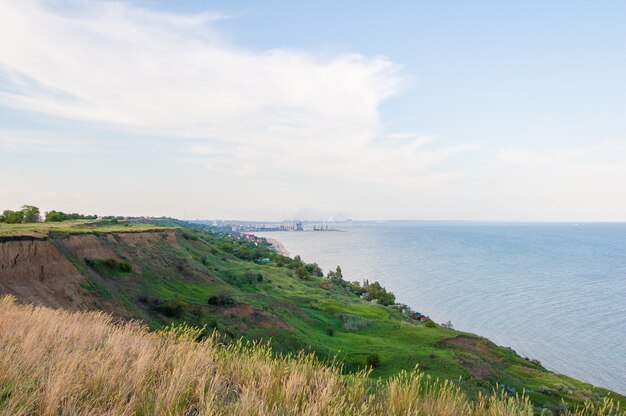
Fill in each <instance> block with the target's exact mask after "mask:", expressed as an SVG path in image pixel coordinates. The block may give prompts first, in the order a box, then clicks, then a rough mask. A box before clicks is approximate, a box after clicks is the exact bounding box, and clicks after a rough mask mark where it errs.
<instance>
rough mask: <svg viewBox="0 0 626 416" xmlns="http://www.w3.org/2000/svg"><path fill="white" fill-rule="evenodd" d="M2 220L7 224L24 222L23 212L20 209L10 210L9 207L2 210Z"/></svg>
mask: <svg viewBox="0 0 626 416" xmlns="http://www.w3.org/2000/svg"><path fill="white" fill-rule="evenodd" d="M2 217H3V218H4V222H6V223H7V224H21V223H22V222H24V213H23V212H22V211H11V210H10V209H6V210H4V212H3V213H2Z"/></svg>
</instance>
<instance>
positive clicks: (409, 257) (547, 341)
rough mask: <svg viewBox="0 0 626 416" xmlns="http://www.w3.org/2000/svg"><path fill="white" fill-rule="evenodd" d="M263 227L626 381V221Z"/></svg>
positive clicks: (307, 254)
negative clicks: (290, 229)
mask: <svg viewBox="0 0 626 416" xmlns="http://www.w3.org/2000/svg"><path fill="white" fill-rule="evenodd" d="M338 228H339V229H341V230H344V231H345V232H313V231H310V232H306V231H305V232H271V233H259V235H263V236H266V237H270V238H275V239H277V240H279V241H280V242H282V243H283V244H284V246H285V248H286V249H287V250H288V251H289V252H290V254H291V255H292V256H293V255H296V254H300V255H301V256H302V258H303V260H305V261H307V262H317V263H318V264H319V265H320V266H322V268H323V269H324V271H327V270H329V269H330V268H334V267H336V266H337V265H340V266H341V268H342V270H343V274H344V278H345V279H346V280H351V281H352V280H363V279H369V280H370V281H373V280H378V281H380V282H381V284H383V285H384V286H386V287H387V288H388V289H391V290H392V291H393V292H394V293H395V294H396V298H397V300H398V301H399V302H402V303H406V304H408V305H410V306H411V307H412V308H413V309H415V310H417V311H419V312H421V313H424V314H426V315H429V316H430V317H431V318H433V319H434V320H435V321H437V322H446V321H448V320H450V321H452V323H453V324H454V326H455V328H457V329H460V330H463V331H468V332H474V333H477V334H479V335H482V336H485V337H487V338H489V339H491V340H492V341H494V342H495V343H497V344H499V345H503V346H508V347H511V348H513V349H514V350H516V351H517V352H518V353H519V354H520V355H523V356H527V357H531V358H536V359H539V360H540V361H541V362H542V363H543V365H544V366H545V367H546V368H549V369H551V370H553V371H556V372H559V373H564V374H567V375H570V376H573V377H575V378H578V379H580V380H584V381H587V382H590V383H593V384H596V385H599V386H603V387H607V388H610V389H613V390H615V391H618V392H621V393H626V224H589V223H583V224H503V223H487V224H485V223H459V222H451V223H448V222H444V223H442V222H432V223H431V222H385V223H348V224H345V225H340V226H338Z"/></svg>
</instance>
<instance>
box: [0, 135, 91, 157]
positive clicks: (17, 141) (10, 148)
mask: <svg viewBox="0 0 626 416" xmlns="http://www.w3.org/2000/svg"><path fill="white" fill-rule="evenodd" d="M87 143H88V141H86V140H79V139H67V138H59V137H57V136H55V135H52V134H46V133H41V132H32V131H19V130H4V129H0V150H2V151H5V152H18V153H33V152H41V153H45V154H61V153H77V152H79V151H80V152H81V153H84V152H85V150H83V149H84V147H85V145H86V144H87ZM89 151H90V152H94V151H95V149H94V148H93V146H90V147H89Z"/></svg>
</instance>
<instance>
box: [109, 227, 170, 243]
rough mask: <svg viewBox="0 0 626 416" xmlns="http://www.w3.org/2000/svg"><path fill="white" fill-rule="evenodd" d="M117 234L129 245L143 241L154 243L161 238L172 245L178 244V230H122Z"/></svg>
mask: <svg viewBox="0 0 626 416" xmlns="http://www.w3.org/2000/svg"><path fill="white" fill-rule="evenodd" d="M117 235H119V237H120V238H121V239H122V241H124V242H125V243H126V244H129V245H137V244H139V243H142V242H150V243H154V242H157V241H159V240H164V241H167V242H168V243H169V244H171V245H176V231H174V230H163V231H144V232H141V233H134V232H128V233H127V232H121V233H117Z"/></svg>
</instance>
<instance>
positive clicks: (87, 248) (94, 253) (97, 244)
mask: <svg viewBox="0 0 626 416" xmlns="http://www.w3.org/2000/svg"><path fill="white" fill-rule="evenodd" d="M63 244H64V245H65V246H66V247H68V248H69V249H70V250H71V251H72V252H73V253H74V254H75V255H76V257H78V258H79V259H82V258H85V257H89V258H92V259H99V260H104V259H116V260H119V257H118V256H117V255H116V254H115V252H113V250H111V249H110V248H108V247H106V246H105V245H104V244H103V241H102V240H101V239H100V237H98V236H96V235H94V234H80V235H70V236H68V237H67V238H65V239H63Z"/></svg>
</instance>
